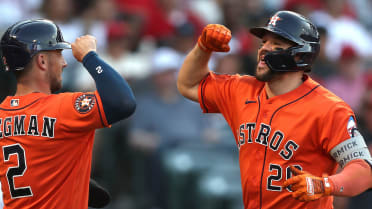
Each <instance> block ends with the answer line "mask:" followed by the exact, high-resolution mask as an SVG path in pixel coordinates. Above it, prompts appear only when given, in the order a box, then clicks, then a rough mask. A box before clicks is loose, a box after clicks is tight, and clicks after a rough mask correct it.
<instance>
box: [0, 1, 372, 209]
mask: <svg viewBox="0 0 372 209" xmlns="http://www.w3.org/2000/svg"><path fill="white" fill-rule="evenodd" d="M282 9H285V10H292V11H296V12H299V13H301V14H303V15H305V16H307V17H309V18H310V19H311V20H312V21H313V22H314V23H315V24H316V26H317V27H318V30H319V32H320V35H321V51H320V54H319V57H318V59H317V61H316V63H315V64H314V66H313V70H312V72H311V76H312V77H313V78H314V79H315V80H317V81H318V82H320V83H321V84H322V85H324V86H325V87H327V88H329V89H330V90H331V91H333V92H334V93H335V94H336V95H338V96H339V97H341V98H342V99H344V100H345V101H346V103H348V104H349V105H350V106H351V107H352V109H353V110H354V112H355V113H356V114H357V119H358V124H359V129H360V131H361V132H362V134H363V135H364V137H365V139H366V142H367V144H368V145H369V147H370V148H371V152H372V14H371V13H370V11H371V10H372V2H371V1H369V0H1V1H0V13H1V14H2V16H3V17H4V18H1V19H0V32H1V34H3V32H4V30H5V29H6V28H7V27H9V26H10V24H13V23H14V22H16V21H18V20H23V19H28V18H47V19H51V20H53V21H55V22H56V23H57V24H58V25H59V26H60V28H61V30H62V32H63V35H64V38H65V40H67V41H69V42H73V41H74V39H75V38H76V37H78V36H80V35H84V34H92V35H94V36H95V37H96V38H97V44H98V53H99V54H100V56H101V57H102V58H103V59H104V60H106V61H107V62H108V63H109V64H111V65H112V66H113V67H114V68H115V69H116V70H117V71H118V72H119V73H120V74H121V75H122V76H123V77H124V78H125V79H126V80H127V81H128V82H129V83H130V84H131V86H132V88H133V91H134V93H135V96H136V98H137V102H138V107H137V110H136V113H135V114H134V115H133V116H132V117H131V118H130V119H129V120H125V121H122V122H121V123H119V124H116V125H113V126H112V127H111V128H110V129H102V130H99V131H97V133H96V140H95V147H94V153H93V165H92V178H94V179H96V180H97V181H98V182H99V183H100V184H102V185H103V186H104V187H106V188H107V189H108V190H109V191H110V193H111V195H112V198H113V199H112V202H111V203H110V205H109V206H108V207H107V208H110V209H183V208H195V209H198V208H203V209H230V208H231V209H238V208H240V209H242V208H243V205H242V197H241V187H240V173H239V165H238V149H237V148H236V145H235V141H234V138H233V135H232V133H231V130H230V128H229V127H228V126H227V124H226V122H225V121H224V119H223V118H222V116H221V115H213V114H209V115H205V114H204V115H203V114H202V113H201V109H200V107H199V105H198V104H196V103H193V102H190V101H188V100H185V99H184V98H183V97H181V96H180V95H179V93H178V92H177V87H176V75H177V71H178V69H179V68H180V66H181V64H182V61H183V59H184V57H185V55H186V54H187V52H188V51H189V50H190V49H191V48H192V47H194V45H195V43H196V40H197V38H198V36H199V34H200V32H201V30H202V29H203V27H204V26H205V25H206V24H209V23H220V24H224V25H225V26H227V27H228V28H229V29H230V30H231V31H232V36H233V38H232V41H231V42H230V47H231V51H230V52H229V53H215V54H214V55H213V57H212V62H210V63H209V64H210V68H211V69H213V70H214V71H216V72H219V73H227V74H236V73H239V74H252V72H253V71H254V69H255V67H256V53H257V48H258V46H259V44H260V40H258V39H256V38H254V37H253V36H252V35H251V34H249V28H250V27H253V26H258V25H264V24H265V22H266V20H267V18H268V17H269V16H270V15H271V14H273V12H275V11H277V10H282ZM63 53H64V56H65V57H66V61H67V63H68V67H67V68H66V69H65V70H64V72H63V79H64V81H63V85H64V87H63V90H62V91H94V90H95V85H94V82H93V79H91V77H90V76H89V74H88V73H87V72H86V71H85V70H84V68H83V66H82V64H81V63H78V62H76V61H75V60H74V58H73V56H72V53H71V50H65V51H64V52H63ZM14 90H15V80H14V78H13V77H12V75H11V74H7V73H4V72H1V73H0V100H2V99H3V98H4V97H5V96H6V95H10V94H13V93H14ZM371 203H372V192H366V193H363V194H361V195H359V196H358V197H355V198H350V199H348V198H337V199H336V201H335V209H356V208H358V209H363V208H365V209H367V208H368V207H369V208H370V207H371V206H370V205H371Z"/></svg>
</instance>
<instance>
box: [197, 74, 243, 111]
mask: <svg viewBox="0 0 372 209" xmlns="http://www.w3.org/2000/svg"><path fill="white" fill-rule="evenodd" d="M237 78H238V75H225V74H223V75H222V74H216V73H213V72H210V73H209V74H208V75H207V76H206V77H205V78H204V79H203V80H202V81H201V82H200V84H199V104H200V107H201V108H202V110H203V112H204V113H223V112H226V108H227V107H232V106H233V104H232V103H233V102H234V100H235V99H234V93H235V89H236V85H237Z"/></svg>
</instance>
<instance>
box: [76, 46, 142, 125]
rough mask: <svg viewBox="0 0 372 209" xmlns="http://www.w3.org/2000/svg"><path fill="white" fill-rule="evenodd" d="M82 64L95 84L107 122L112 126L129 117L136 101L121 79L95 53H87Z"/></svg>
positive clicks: (126, 84)
mask: <svg viewBox="0 0 372 209" xmlns="http://www.w3.org/2000/svg"><path fill="white" fill-rule="evenodd" d="M83 64H84V66H85V67H86V68H87V70H88V72H89V73H90V74H91V76H92V77H93V79H94V81H95V83H96V88H97V91H98V93H99V95H100V97H101V100H102V105H103V109H104V111H105V115H106V118H107V122H108V123H109V124H112V123H114V122H117V121H119V120H122V119H124V118H127V117H129V116H130V115H131V114H132V113H133V112H134V110H135V107H136V101H135V98H134V95H133V92H132V90H131V88H130V87H129V85H128V83H127V82H126V81H125V80H124V79H123V77H121V75H120V74H119V73H117V72H116V71H115V70H114V69H113V68H112V67H110V66H109V65H108V64H107V63H106V62H104V61H103V60H101V59H100V58H99V57H98V55H97V54H96V53H95V52H89V53H88V54H87V55H86V56H85V57H84V59H83Z"/></svg>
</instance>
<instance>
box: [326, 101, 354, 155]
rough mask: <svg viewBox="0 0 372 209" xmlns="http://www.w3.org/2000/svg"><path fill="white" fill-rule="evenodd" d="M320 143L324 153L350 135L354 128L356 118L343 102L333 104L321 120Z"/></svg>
mask: <svg viewBox="0 0 372 209" xmlns="http://www.w3.org/2000/svg"><path fill="white" fill-rule="evenodd" d="M322 129H323V131H322V132H321V137H320V138H321V145H322V147H323V150H324V151H325V152H326V153H330V152H331V150H332V149H333V148H334V147H335V146H336V145H338V144H340V143H342V142H343V141H345V140H348V139H350V138H351V137H352V133H353V129H356V119H355V115H354V113H353V111H352V110H351V109H350V107H349V106H347V105H346V104H345V103H343V102H339V103H337V104H335V105H334V106H333V107H332V108H331V109H330V110H329V111H328V113H327V116H326V117H325V118H324V120H323V127H322Z"/></svg>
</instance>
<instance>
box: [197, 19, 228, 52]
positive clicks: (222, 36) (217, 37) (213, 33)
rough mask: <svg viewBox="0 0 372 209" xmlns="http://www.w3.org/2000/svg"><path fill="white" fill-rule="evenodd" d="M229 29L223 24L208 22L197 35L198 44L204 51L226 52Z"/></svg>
mask: <svg viewBox="0 0 372 209" xmlns="http://www.w3.org/2000/svg"><path fill="white" fill-rule="evenodd" d="M230 40H231V31H230V30H229V29H228V28H226V27H225V26H223V25H219V24H209V25H207V26H205V28H204V29H203V32H202V34H201V35H200V36H199V40H198V45H199V47H200V48H201V49H202V50H203V51H205V52H228V51H230V47H229V42H230Z"/></svg>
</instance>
